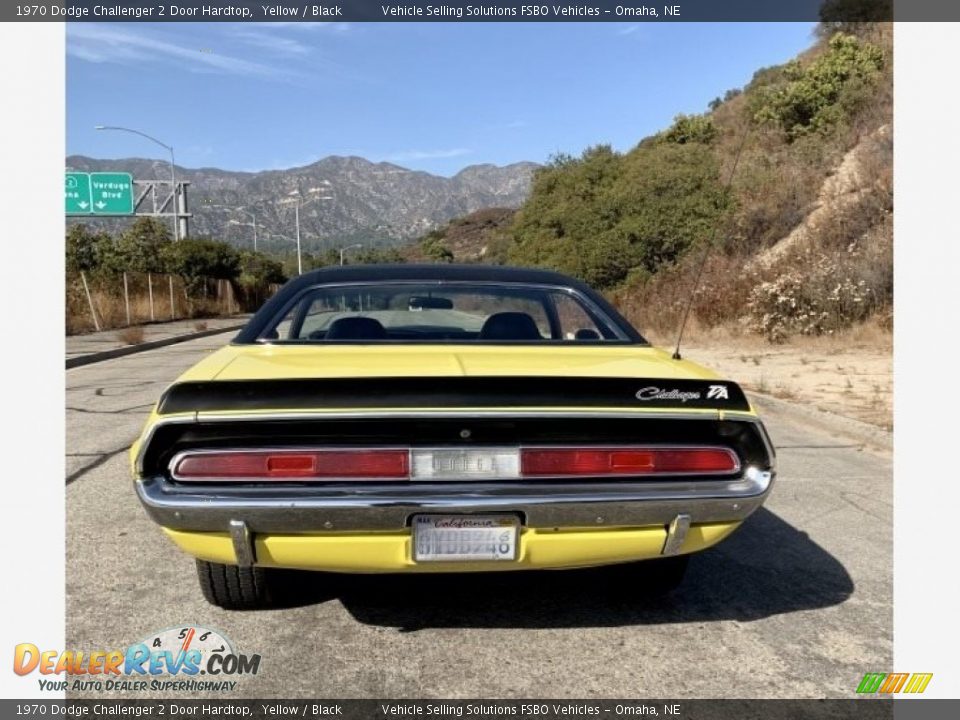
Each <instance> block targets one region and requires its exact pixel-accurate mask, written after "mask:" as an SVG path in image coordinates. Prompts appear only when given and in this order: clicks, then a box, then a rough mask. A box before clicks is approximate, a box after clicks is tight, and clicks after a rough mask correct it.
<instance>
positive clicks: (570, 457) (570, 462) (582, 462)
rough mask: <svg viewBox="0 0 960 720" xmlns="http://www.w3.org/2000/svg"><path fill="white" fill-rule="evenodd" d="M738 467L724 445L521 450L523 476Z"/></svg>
mask: <svg viewBox="0 0 960 720" xmlns="http://www.w3.org/2000/svg"><path fill="white" fill-rule="evenodd" d="M738 467H739V463H738V462H737V458H736V456H735V455H734V454H733V453H732V452H731V451H730V450H725V449H722V448H646V449H629V448H610V449H603V448H596V449H594V448H591V449H570V448H557V449H553V448H543V449H524V450H521V452H520V473H521V475H523V476H524V477H540V476H565V475H598V476H602V475H658V474H661V473H671V474H672V473H690V474H697V473H728V472H734V471H735V470H737V469H738Z"/></svg>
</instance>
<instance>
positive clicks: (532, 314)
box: [261, 282, 627, 343]
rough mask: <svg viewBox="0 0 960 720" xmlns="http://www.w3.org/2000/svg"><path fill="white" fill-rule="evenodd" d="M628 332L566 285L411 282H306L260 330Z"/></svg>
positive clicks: (369, 334) (472, 337) (280, 333)
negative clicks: (309, 286)
mask: <svg viewBox="0 0 960 720" xmlns="http://www.w3.org/2000/svg"><path fill="white" fill-rule="evenodd" d="M626 339H627V338H626V337H625V336H624V335H623V333H622V331H621V330H620V329H619V328H617V327H616V325H615V324H614V323H612V322H611V321H610V320H609V319H608V318H606V317H605V316H603V314H602V312H601V311H600V310H599V309H598V308H596V307H595V306H593V305H592V304H591V303H589V301H587V300H585V299H583V298H581V297H580V296H579V295H578V294H576V293H574V292H572V291H570V290H567V289H564V288H547V287H538V286H525V285H484V284H467V283H411V282H403V283H380V284H372V283H371V284H349V285H340V286H318V287H316V288H312V289H310V290H308V291H306V292H305V293H303V294H302V295H300V296H299V297H298V298H297V299H296V300H295V301H294V302H293V303H292V305H291V306H290V307H289V308H288V309H287V310H286V311H284V312H283V313H282V315H281V316H279V317H278V318H277V319H276V321H275V322H273V323H272V325H271V326H269V328H268V330H267V331H266V332H265V333H264V334H263V335H262V336H261V340H266V341H279V342H531V343H538V342H551V341H555V342H564V343H574V342H581V343H588V342H602V341H624V340H626Z"/></svg>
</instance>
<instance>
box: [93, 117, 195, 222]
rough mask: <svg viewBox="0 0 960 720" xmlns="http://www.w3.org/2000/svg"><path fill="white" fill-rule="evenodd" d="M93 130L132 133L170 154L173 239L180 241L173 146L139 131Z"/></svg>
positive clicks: (107, 126) (114, 128) (114, 126)
mask: <svg viewBox="0 0 960 720" xmlns="http://www.w3.org/2000/svg"><path fill="white" fill-rule="evenodd" d="M94 129H95V130H118V131H120V132H128V133H133V134H134V135H139V136H140V137H143V138H146V139H147V140H150V141H152V142H155V143H156V144H157V145H159V146H160V147H162V148H166V149H167V151H168V152H169V153H170V198H171V200H172V203H173V239H174V241H177V240H179V239H180V197H179V195H178V193H177V170H176V160H175V159H174V156H173V146H172V145H167V144H166V143H164V142H160V141H159V140H157V139H156V138H155V137H153V136H152V135H147V134H146V133H145V132H141V131H139V130H134V129H132V128H127V127H119V126H116V125H97V126H96V127H95V128H94Z"/></svg>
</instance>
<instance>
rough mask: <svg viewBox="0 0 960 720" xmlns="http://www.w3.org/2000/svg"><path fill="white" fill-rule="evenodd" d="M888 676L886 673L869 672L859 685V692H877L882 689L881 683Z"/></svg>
mask: <svg viewBox="0 0 960 720" xmlns="http://www.w3.org/2000/svg"><path fill="white" fill-rule="evenodd" d="M886 676H887V674H886V673H867V674H866V675H864V676H863V680H861V681H860V685H858V686H857V692H858V693H875V692H876V691H877V690H879V689H880V684H881V683H882V682H883V679H884V678H885V677H886Z"/></svg>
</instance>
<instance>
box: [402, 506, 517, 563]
mask: <svg viewBox="0 0 960 720" xmlns="http://www.w3.org/2000/svg"><path fill="white" fill-rule="evenodd" d="M518 527H519V522H518V520H517V518H516V517H515V516H513V515H415V516H414V517H413V559H414V561H415V562H437V561H463V560H515V559H516V557H517V528H518Z"/></svg>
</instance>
